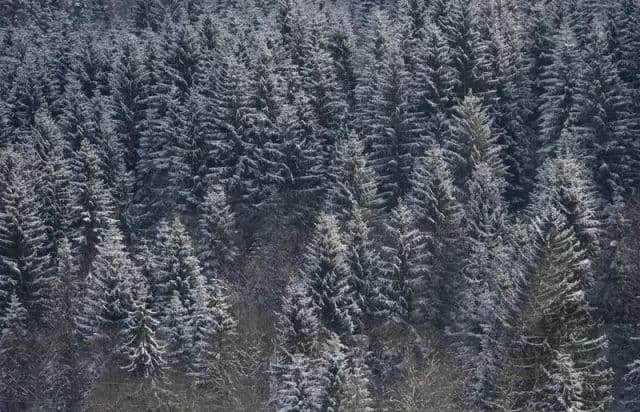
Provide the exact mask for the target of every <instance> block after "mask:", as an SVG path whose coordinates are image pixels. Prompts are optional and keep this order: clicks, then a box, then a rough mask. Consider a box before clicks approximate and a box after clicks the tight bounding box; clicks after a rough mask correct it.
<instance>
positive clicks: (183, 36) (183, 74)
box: [163, 24, 202, 102]
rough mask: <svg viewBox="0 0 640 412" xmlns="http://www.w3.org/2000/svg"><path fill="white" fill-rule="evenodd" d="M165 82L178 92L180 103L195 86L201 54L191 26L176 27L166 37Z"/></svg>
mask: <svg viewBox="0 0 640 412" xmlns="http://www.w3.org/2000/svg"><path fill="white" fill-rule="evenodd" d="M163 57H164V60H165V64H166V66H165V73H164V75H165V76H166V80H167V81H168V83H169V84H173V85H174V86H175V87H176V88H177V89H178V90H179V97H180V101H181V102H185V101H186V100H187V98H188V96H189V95H190V93H191V89H192V88H193V87H194V86H195V85H196V82H197V79H198V70H199V67H200V61H201V59H202V54H201V52H200V48H199V46H198V42H197V40H196V37H195V35H194V33H193V30H192V28H191V26H189V25H187V24H185V25H180V26H178V27H176V28H175V29H174V30H173V31H172V32H170V33H169V34H168V35H166V41H165V43H164V56H163Z"/></svg>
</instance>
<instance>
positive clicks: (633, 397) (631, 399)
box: [623, 360, 640, 409]
mask: <svg viewBox="0 0 640 412" xmlns="http://www.w3.org/2000/svg"><path fill="white" fill-rule="evenodd" d="M624 380H625V383H626V387H625V394H626V396H625V399H624V401H623V404H624V406H625V407H629V408H632V409H633V408H637V407H638V405H639V404H640V396H638V394H639V392H638V386H640V361H638V360H634V361H633V362H631V363H630V364H629V365H627V373H626V374H625V375H624Z"/></svg>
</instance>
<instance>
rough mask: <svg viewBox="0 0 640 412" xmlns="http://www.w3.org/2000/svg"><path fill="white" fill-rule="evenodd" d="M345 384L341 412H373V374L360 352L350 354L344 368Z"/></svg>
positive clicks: (343, 385)
mask: <svg viewBox="0 0 640 412" xmlns="http://www.w3.org/2000/svg"><path fill="white" fill-rule="evenodd" d="M343 376H344V377H343V382H342V387H341V388H340V393H339V403H340V407H341V408H342V409H341V410H344V411H350V412H373V411H374V408H373V406H374V401H373V396H372V389H371V388H372V387H371V383H372V382H371V381H372V377H371V372H370V371H369V368H368V366H367V365H366V363H365V362H364V359H363V357H362V354H360V353H359V352H358V351H355V352H354V353H351V354H349V356H348V358H347V360H346V364H345V367H344V368H343Z"/></svg>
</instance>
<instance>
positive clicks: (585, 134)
mask: <svg viewBox="0 0 640 412" xmlns="http://www.w3.org/2000/svg"><path fill="white" fill-rule="evenodd" d="M585 47H586V52H585V53H584V54H585V57H584V61H585V65H584V69H583V71H582V73H581V76H580V78H579V80H578V82H577V84H576V95H575V102H576V104H575V106H574V107H573V108H572V111H571V114H570V122H571V124H573V125H575V129H574V130H575V133H576V135H578V140H579V144H580V147H581V149H582V150H584V152H585V153H587V163H588V165H589V168H590V169H591V170H594V171H595V181H596V183H597V185H598V188H599V189H600V193H601V194H602V196H603V197H604V198H605V199H607V200H609V201H610V202H612V203H615V202H619V201H620V200H621V197H622V196H623V195H625V194H626V192H627V188H628V187H629V186H630V184H631V182H632V181H633V180H634V179H633V177H632V176H633V175H634V174H635V173H636V172H635V169H636V168H637V166H636V164H637V162H638V157H637V152H636V150H635V148H634V145H633V143H632V136H631V134H632V133H633V132H634V130H636V127H637V126H638V118H637V116H634V115H633V114H632V113H631V110H632V104H631V99H630V98H629V96H628V94H627V91H626V90H625V87H624V84H623V83H622V82H621V80H620V78H619V77H618V75H617V71H616V68H615V67H614V65H613V63H612V61H611V59H610V56H609V55H607V54H605V50H606V44H605V42H604V39H602V38H600V34H599V33H595V34H593V35H591V36H589V41H588V43H587V44H586V45H585Z"/></svg>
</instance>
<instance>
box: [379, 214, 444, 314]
mask: <svg viewBox="0 0 640 412" xmlns="http://www.w3.org/2000/svg"><path fill="white" fill-rule="evenodd" d="M385 227H386V231H387V239H388V244H387V245H385V246H383V248H382V254H381V268H382V278H383V295H384V296H385V301H384V302H383V303H382V305H383V310H384V311H385V312H386V313H388V315H389V316H390V318H391V319H393V320H394V321H395V322H398V323H400V324H402V325H406V324H410V325H412V324H416V323H421V322H423V321H425V320H427V319H429V318H432V317H433V310H434V308H435V307H437V302H435V301H434V299H433V296H432V295H433V294H435V292H436V291H435V290H430V289H428V288H427V285H429V283H428V282H429V279H428V275H429V272H428V267H427V258H428V255H427V250H426V242H425V239H424V236H422V234H421V233H420V231H418V229H417V228H416V227H415V222H414V218H413V215H412V213H411V211H410V209H409V208H408V207H407V206H406V205H405V204H404V202H401V203H400V204H399V205H398V206H397V207H396V208H394V209H393V210H392V212H391V215H390V217H389V221H388V222H386V223H385Z"/></svg>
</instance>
